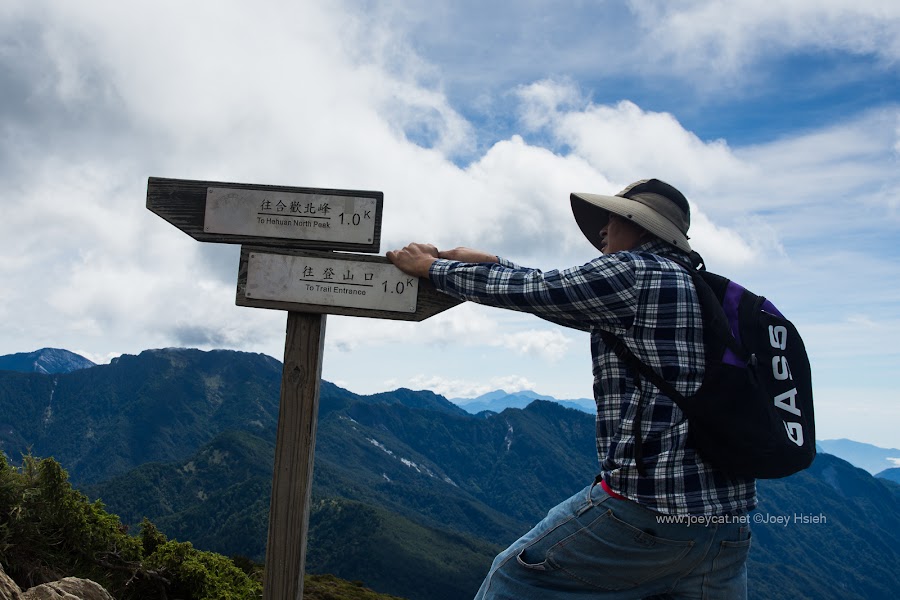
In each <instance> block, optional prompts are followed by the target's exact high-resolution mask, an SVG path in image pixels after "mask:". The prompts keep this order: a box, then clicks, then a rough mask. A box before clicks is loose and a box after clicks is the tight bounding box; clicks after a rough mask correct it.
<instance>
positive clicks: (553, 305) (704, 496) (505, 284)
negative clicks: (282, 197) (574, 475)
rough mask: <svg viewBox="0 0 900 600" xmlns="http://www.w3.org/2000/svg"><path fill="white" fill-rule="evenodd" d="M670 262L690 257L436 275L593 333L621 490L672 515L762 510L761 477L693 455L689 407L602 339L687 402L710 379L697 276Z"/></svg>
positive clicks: (604, 466) (601, 435) (456, 268)
mask: <svg viewBox="0 0 900 600" xmlns="http://www.w3.org/2000/svg"><path fill="white" fill-rule="evenodd" d="M666 255H670V256H679V257H681V258H683V259H686V258H687V257H686V256H685V255H684V254H681V253H680V251H678V250H676V249H675V248H674V247H672V246H670V245H669V244H666V243H664V242H662V241H660V240H653V241H650V242H647V243H644V244H642V245H641V246H638V247H637V248H635V249H634V250H631V251H628V252H616V253H613V254H608V255H603V256H600V257H598V258H596V259H594V260H592V261H590V262H589V263H587V264H585V265H582V266H580V267H573V268H571V269H566V270H564V271H555V270H554V271H548V272H546V273H544V272H541V271H540V270H537V269H528V268H523V267H520V266H518V265H515V264H513V263H511V262H509V261H507V260H504V259H502V258H501V259H500V263H499V264H496V263H477V264H467V263H460V262H455V261H449V260H442V259H441V260H437V261H436V262H435V263H434V264H433V265H432V266H431V271H430V276H431V280H432V282H433V283H434V285H435V286H436V287H437V288H438V289H439V290H441V291H443V292H445V293H447V294H450V295H451V296H455V297H458V298H462V299H464V300H471V301H473V302H478V303H481V304H487V305H490V306H497V307H502V308H509V309H513V310H518V311H523V312H528V313H532V314H534V315H537V316H539V317H541V318H543V319H546V320H548V321H552V322H554V323H557V324H560V325H564V326H566V327H573V328H575V329H580V330H583V331H589V332H590V333H591V354H592V357H593V371H594V400H595V401H596V403H597V452H598V455H599V458H600V463H601V467H600V468H601V472H602V474H603V479H604V480H605V481H606V483H607V485H608V486H609V487H610V488H611V489H612V490H613V491H615V492H617V493H619V494H621V495H622V496H625V497H626V498H629V499H631V500H634V501H636V502H638V503H640V504H642V505H644V506H646V507H647V508H650V509H652V510H655V511H658V512H661V513H665V514H691V515H737V514H743V513H746V512H748V511H750V510H752V509H753V508H754V507H755V506H756V482H755V480H754V479H745V478H734V477H729V476H727V475H725V474H724V473H723V472H721V471H719V470H718V469H715V468H713V467H712V466H710V465H709V464H708V463H706V462H705V461H703V460H702V459H701V458H700V456H699V455H698V454H697V453H696V452H695V451H694V450H693V449H691V448H687V447H686V444H685V442H686V440H687V432H688V424H687V421H686V420H685V417H684V413H682V411H681V409H680V408H678V406H676V405H675V404H674V403H673V402H672V401H671V400H670V399H669V398H668V397H667V396H665V395H664V394H663V393H661V392H660V391H659V390H658V389H657V388H656V387H655V386H654V385H653V384H651V383H650V382H647V381H643V382H642V385H641V386H640V387H637V386H635V382H634V375H633V374H632V373H631V372H630V371H629V370H628V369H627V368H626V366H625V364H624V363H623V362H622V361H621V360H620V359H619V358H618V357H617V356H616V355H615V353H614V352H613V351H612V349H610V348H608V347H607V346H606V345H605V344H604V342H603V339H602V338H601V336H600V333H599V332H600V330H606V331H610V332H612V333H613V334H615V335H616V336H617V337H619V338H620V339H621V340H622V341H623V342H624V343H625V344H626V345H627V346H628V348H629V349H630V350H631V351H632V352H633V353H634V354H635V355H636V356H637V357H638V358H640V359H641V360H642V361H644V362H645V363H647V364H648V365H650V366H651V367H653V368H654V369H655V370H656V371H657V372H658V373H660V374H661V375H662V376H663V377H664V378H665V379H666V380H667V381H669V382H671V383H672V384H673V385H674V386H675V389H677V390H678V391H679V392H681V393H682V394H684V395H685V396H690V395H691V394H694V393H696V391H697V389H699V387H700V384H701V383H702V381H703V375H704V372H705V366H704V348H703V323H702V321H701V315H700V305H699V302H698V300H697V295H696V291H695V290H694V286H693V283H692V282H691V277H690V275H689V274H688V273H686V272H685V271H684V269H683V268H682V267H680V266H678V265H676V264H675V263H674V262H672V261H669V260H665V258H663V257H665V256H666ZM641 395H643V402H642V404H643V412H642V415H641V417H640V418H639V419H638V418H637V415H636V412H637V406H638V401H639V400H640V397H641ZM637 424H640V426H641V432H642V437H643V453H644V459H643V462H644V467H645V468H646V470H647V476H646V477H641V476H639V475H638V472H637V467H636V463H635V460H634V439H635V436H634V431H635V427H636V425H637Z"/></svg>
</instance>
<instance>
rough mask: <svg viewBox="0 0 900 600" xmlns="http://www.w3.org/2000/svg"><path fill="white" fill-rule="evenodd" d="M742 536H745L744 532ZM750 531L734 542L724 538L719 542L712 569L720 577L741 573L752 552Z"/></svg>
mask: <svg viewBox="0 0 900 600" xmlns="http://www.w3.org/2000/svg"><path fill="white" fill-rule="evenodd" d="M740 537H742V538H744V537H745V535H744V532H743V531H742V532H741V535H740ZM750 542H751V540H750V532H749V531H746V537H745V539H742V540H740V541H737V542H734V541H729V540H724V541H722V542H721V543H720V544H719V553H718V554H716V557H715V558H714V559H713V564H712V570H713V573H716V574H717V575H718V576H719V577H728V576H733V575H738V574H740V572H741V570H742V569H743V568H744V565H745V563H746V562H747V555H748V554H749V553H750Z"/></svg>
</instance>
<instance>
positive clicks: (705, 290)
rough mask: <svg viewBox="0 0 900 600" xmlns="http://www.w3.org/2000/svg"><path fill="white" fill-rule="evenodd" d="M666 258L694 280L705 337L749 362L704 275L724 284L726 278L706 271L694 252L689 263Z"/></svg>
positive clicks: (747, 355)
mask: <svg viewBox="0 0 900 600" xmlns="http://www.w3.org/2000/svg"><path fill="white" fill-rule="evenodd" d="M666 258H667V259H668V260H671V261H672V262H674V263H675V264H677V265H679V266H681V267H682V268H684V269H685V270H686V271H687V272H688V274H689V275H690V276H691V279H692V280H693V282H694V289H696V290H697V298H698V300H699V301H700V310H701V312H702V314H703V326H704V327H706V328H708V329H709V331H710V334H711V335H709V336H708V337H706V336H705V337H706V339H709V340H716V341H718V342H720V343H722V344H724V346H725V347H726V348H728V349H729V350H731V351H732V352H733V353H734V355H735V356H737V357H738V359H740V360H741V361H742V362H744V363H747V362H750V360H751V356H750V353H749V352H747V350H746V349H745V348H744V347H743V346H742V345H741V344H739V343H738V341H737V340H736V339H735V337H734V333H732V330H731V324H730V323H729V322H728V317H727V316H726V315H725V311H724V309H723V308H722V298H720V297H719V296H718V295H717V294H716V292H715V291H714V290H713V289H712V287H711V286H710V285H709V282H707V280H706V277H712V278H717V279H719V280H721V281H724V282H725V284H727V282H728V280H725V279H723V278H722V277H720V276H718V275H714V274H712V273H710V272H709V271H707V270H706V265H705V264H704V262H703V258H702V257H701V256H700V255H699V254H698V253H696V252H691V254H690V259H691V262H690V263H688V262H685V261H683V260H681V259H679V258H673V257H670V256H667V257H666ZM762 301H765V299H764V298H763V299H762ZM717 358H718V357H717Z"/></svg>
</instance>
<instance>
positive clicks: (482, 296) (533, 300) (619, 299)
mask: <svg viewBox="0 0 900 600" xmlns="http://www.w3.org/2000/svg"><path fill="white" fill-rule="evenodd" d="M623 254H624V253H623ZM499 261H500V262H499V263H461V262H456V261H451V260H444V259H438V260H436V261H435V262H434V263H433V264H432V265H431V269H430V271H429V275H430V277H431V281H432V283H434V285H435V287H436V288H437V289H439V290H440V291H442V292H444V293H446V294H449V295H451V296H454V297H456V298H460V299H462V300H469V301H472V302H478V303H479V304H486V305H488V306H496V307H500V308H508V309H511V310H517V311H522V312H527V313H531V314H534V315H536V316H538V317H541V318H543V319H546V320H548V321H552V322H554V323H558V324H560V325H564V326H566V327H573V328H575V329H581V330H584V331H590V330H591V329H593V328H595V327H599V328H602V329H608V330H611V331H613V332H618V333H621V332H622V331H623V330H625V329H627V328H628V327H630V326H631V324H632V322H633V320H634V315H635V311H636V304H637V303H636V294H635V286H634V283H635V272H634V268H633V265H632V263H631V261H630V260H627V255H625V257H624V258H623V257H622V256H616V255H608V256H601V257H599V258H597V259H595V260H593V261H591V262H589V263H587V264H584V265H581V266H579V267H572V268H570V269H565V270H563V271H558V270H553V271H547V272H543V271H541V270H540V269H531V268H526V267H520V266H518V265H516V264H514V263H512V262H510V261H507V260H505V259H503V258H499Z"/></svg>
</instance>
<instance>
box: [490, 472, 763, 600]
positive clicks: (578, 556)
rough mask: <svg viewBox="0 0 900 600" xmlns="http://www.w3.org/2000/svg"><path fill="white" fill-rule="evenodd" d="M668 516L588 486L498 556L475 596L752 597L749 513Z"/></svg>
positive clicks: (516, 599)
mask: <svg viewBox="0 0 900 600" xmlns="http://www.w3.org/2000/svg"><path fill="white" fill-rule="evenodd" d="M660 517H662V518H661V519H660ZM663 519H665V517H664V516H662V515H660V514H659V513H657V512H654V511H651V510H649V509H647V508H644V507H642V506H641V505H639V504H637V503H635V502H631V501H630V500H619V499H616V498H612V497H610V496H609V495H608V494H607V493H606V492H605V491H603V488H602V487H600V486H599V485H591V486H588V487H587V488H585V489H584V490H583V491H582V492H580V493H578V494H576V495H574V496H572V497H571V498H569V499H568V500H566V501H565V502H563V503H562V504H560V505H558V506H556V507H555V508H553V509H552V510H551V511H550V512H549V513H548V514H547V517H546V518H545V519H544V520H543V521H541V522H540V523H538V524H537V525H536V526H535V527H534V529H532V530H531V531H529V532H528V533H526V534H525V535H524V536H522V537H521V538H520V539H519V540H518V541H516V542H515V543H514V544H513V545H512V546H510V547H509V548H507V549H506V550H504V551H503V552H502V553H500V555H498V556H497V558H496V559H495V560H494V564H493V565H491V570H490V572H489V573H488V576H487V577H486V578H485V580H484V583H482V584H481V589H480V590H478V594H477V595H476V596H475V600H487V599H491V600H557V599H559V600H562V599H570V598H571V599H574V598H591V599H593V598H597V599H603V600H624V599H635V598H649V597H658V598H668V599H681V598H698V599H703V600H716V599H722V600H745V599H746V598H747V564H746V562H747V554H748V553H749V551H750V528H749V525H747V522H746V520H745V519H727V520H728V521H732V522H728V523H714V524H709V525H707V524H703V523H700V524H697V523H666V522H660V521H661V520H663ZM722 520H725V519H722ZM733 521H737V522H733Z"/></svg>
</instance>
